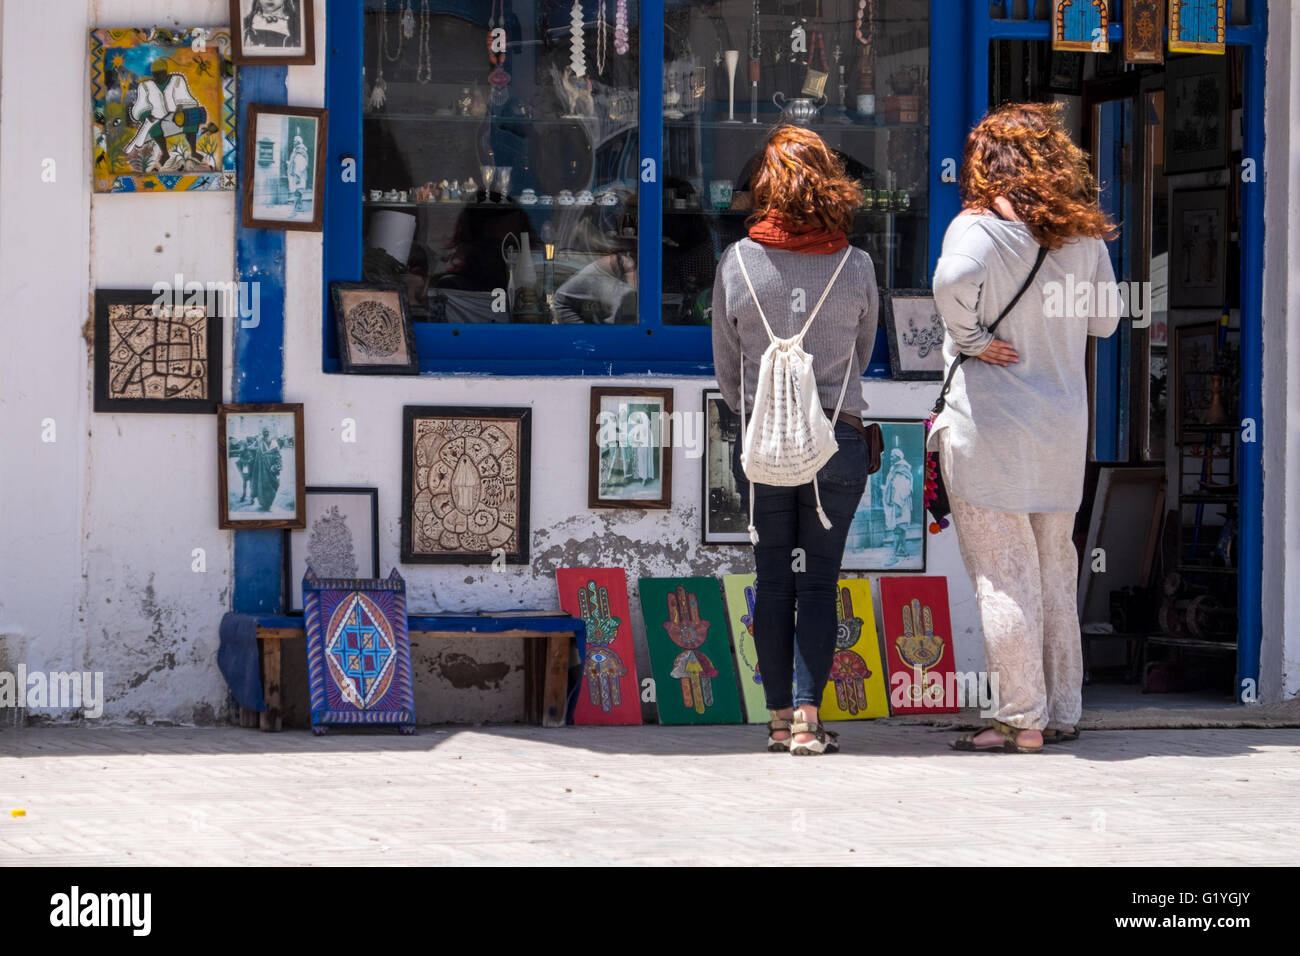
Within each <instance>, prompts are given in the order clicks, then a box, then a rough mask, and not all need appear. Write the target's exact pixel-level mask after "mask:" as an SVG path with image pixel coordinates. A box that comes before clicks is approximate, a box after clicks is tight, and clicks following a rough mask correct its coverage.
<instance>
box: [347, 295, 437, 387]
mask: <svg viewBox="0 0 1300 956" xmlns="http://www.w3.org/2000/svg"><path fill="white" fill-rule="evenodd" d="M330 298H331V299H332V300H333V303H334V320H335V323H336V324H337V325H338V330H339V364H340V366H341V367H342V369H343V371H345V372H350V373H355V374H365V375H382V374H387V375H418V374H419V373H420V360H419V359H418V358H417V357H416V353H415V335H414V333H413V332H412V331H411V315H410V313H409V312H408V311H407V308H406V292H405V290H403V289H402V287H401V286H399V285H370V284H367V283H364V282H331V283H330Z"/></svg>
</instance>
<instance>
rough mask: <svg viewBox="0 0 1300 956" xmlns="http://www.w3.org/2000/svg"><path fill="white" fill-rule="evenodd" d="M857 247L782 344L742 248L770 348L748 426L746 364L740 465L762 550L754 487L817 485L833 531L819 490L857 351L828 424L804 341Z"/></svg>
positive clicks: (834, 447)
mask: <svg viewBox="0 0 1300 956" xmlns="http://www.w3.org/2000/svg"><path fill="white" fill-rule="evenodd" d="M852 252H853V249H852V247H850V248H848V249H845V250H844V257H843V258H842V259H840V264H839V265H838V266H836V267H835V274H834V275H832V276H831V281H830V282H828V283H827V284H826V288H825V290H824V291H823V292H822V295H821V298H820V299H818V300H817V304H816V305H815V306H813V310H812V314H811V315H809V316H808V321H807V322H805V323H804V326H803V328H802V329H800V330H799V332H798V334H797V335H793V336H791V337H790V338H788V339H778V338H777V337H776V336H775V335H774V334H773V333H772V326H770V325H769V324H768V322H767V316H766V315H765V314H764V312H763V305H762V303H761V302H759V301H758V294H757V293H756V292H755V291H754V283H753V282H751V281H750V278H749V270H748V269H746V268H745V260H744V259H743V258H742V257H741V255H740V248H739V247H737V248H736V261H737V262H739V263H740V272H741V275H743V276H744V277H745V285H747V286H748V287H749V294H750V295H751V296H753V297H754V305H756V306H758V317H759V318H760V319H762V320H763V328H764V330H766V332H767V337H768V342H769V344H768V346H767V349H766V350H765V351H764V352H763V356H762V358H761V359H760V360H759V366H758V384H757V386H756V387H755V389H754V416H753V417H752V418H750V419H749V422H748V425H746V422H745V357H744V355H741V358H740V430H741V432H742V434H743V435H744V438H743V443H742V445H741V455H740V464H741V467H742V468H743V469H744V471H745V477H746V478H748V479H749V540H750V541H752V542H754V544H758V529H757V528H755V527H754V483H755V482H757V483H759V484H764V485H777V486H782V487H792V486H797V485H805V484H807V483H808V482H810V481H811V482H812V484H813V494H814V495H815V496H816V499H817V517H818V518H819V519H820V520H821V523H822V527H823V528H825V529H827V530H828V531H829V530H830V527H831V522H830V519H829V518H827V517H826V512H825V511H823V510H822V496H821V490H820V489H819V488H818V487H817V472H818V471H820V470H821V467H822V465H824V464H826V462H828V461H829V460H830V459H831V456H833V455H834V454H835V452H836V451H838V450H839V442H837V441H836V440H835V420H836V419H838V418H839V417H840V409H841V408H842V407H843V406H844V393H845V391H846V390H847V389H848V387H849V379H850V378H851V377H852V375H853V360H854V353H855V352H856V349H854V350H853V351H850V352H849V363H848V368H846V369H845V370H844V383H843V384H842V385H841V386H840V397H839V400H838V401H837V402H836V403H835V415H834V417H833V418H831V419H827V418H826V412H825V411H824V410H823V409H822V403H821V399H820V398H819V397H818V394H817V379H816V376H814V375H813V357H812V356H811V355H809V354H808V353H807V352H805V351H804V350H803V345H802V342H803V337H804V336H805V335H806V334H807V332H808V330H809V329H810V328H811V327H812V324H813V320H814V319H815V318H817V313H818V312H819V311H821V307H822V303H823V302H825V301H826V296H827V295H829V294H830V291H831V286H833V285H835V280H836V279H838V278H839V277H840V272H841V271H842V270H843V269H844V263H846V262H848V260H849V256H850V255H851V254H852Z"/></svg>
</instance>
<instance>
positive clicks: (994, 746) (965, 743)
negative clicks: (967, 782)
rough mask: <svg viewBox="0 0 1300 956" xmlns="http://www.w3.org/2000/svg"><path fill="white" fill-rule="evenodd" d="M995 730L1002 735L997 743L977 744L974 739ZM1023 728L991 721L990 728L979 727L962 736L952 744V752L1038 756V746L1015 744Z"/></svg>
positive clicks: (1040, 747)
mask: <svg viewBox="0 0 1300 956" xmlns="http://www.w3.org/2000/svg"><path fill="white" fill-rule="evenodd" d="M989 729H992V730H996V731H997V732H998V733H999V734H1001V735H1002V739H1001V740H1000V741H998V742H997V743H990V744H977V743H975V738H976V737H978V736H979V735H980V734H982V733H984V731H986V730H989ZM1024 731H1025V728H1024V727H1012V726H1011V725H1010V724H1004V723H1002V721H1000V720H995V721H993V724H992V727H991V728H990V727H981V728H980V729H979V730H976V731H973V732H972V733H969V734H963V735H962V736H961V737H959V738H958V739H956V740H954V741H953V742H952V749H953V750H964V751H967V752H979V753H1006V754H1040V753H1042V752H1043V747H1042V745H1041V744H1040V745H1039V746H1037V747H1026V746H1024V745H1023V744H1018V743H1016V738H1017V737H1019V736H1020V735H1021V734H1022V733H1024Z"/></svg>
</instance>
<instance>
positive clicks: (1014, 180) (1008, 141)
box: [959, 103, 1118, 249]
mask: <svg viewBox="0 0 1300 956" xmlns="http://www.w3.org/2000/svg"><path fill="white" fill-rule="evenodd" d="M959 185H960V188H961V197H962V203H963V204H964V206H965V207H966V208H967V209H993V201H994V200H995V199H997V197H998V196H1005V197H1006V199H1007V201H1008V202H1010V203H1011V207H1012V208H1013V209H1014V210H1015V211H1016V215H1017V216H1018V217H1019V218H1020V220H1021V221H1022V222H1024V223H1025V225H1027V226H1028V227H1029V231H1030V232H1032V233H1033V235H1034V238H1035V239H1036V240H1038V242H1039V244H1040V245H1044V246H1046V247H1047V248H1048V249H1059V248H1060V247H1061V246H1063V245H1064V244H1065V243H1067V242H1069V241H1071V240H1072V239H1075V238H1077V237H1079V236H1091V237H1093V238H1100V239H1113V238H1114V237H1115V235H1116V234H1117V233H1118V229H1117V227H1116V226H1115V224H1114V223H1113V222H1111V221H1110V219H1108V218H1107V216H1106V214H1105V213H1103V212H1102V211H1101V209H1100V207H1099V206H1098V205H1097V195H1098V190H1097V182H1096V180H1095V179H1094V178H1093V175H1092V171H1091V169H1090V168H1089V165H1088V154H1087V153H1085V152H1084V151H1083V150H1082V149H1080V148H1079V147H1078V146H1076V145H1075V144H1074V143H1073V142H1071V140H1070V137H1069V134H1068V133H1066V131H1065V127H1064V126H1063V125H1062V123H1061V107H1060V105H1059V104H1056V103H1007V104H1005V105H1003V106H999V107H998V108H997V109H994V110H990V111H989V112H988V113H987V114H986V115H985V116H984V118H983V119H982V120H980V122H979V125H978V126H976V127H975V128H974V129H973V130H971V133H970V135H969V136H968V137H967V138H966V150H965V154H964V155H963V156H962V164H961V177H960V183H959Z"/></svg>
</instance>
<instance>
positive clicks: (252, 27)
mask: <svg viewBox="0 0 1300 956" xmlns="http://www.w3.org/2000/svg"><path fill="white" fill-rule="evenodd" d="M315 26H316V16H315V10H314V9H313V4H312V0H230V32H231V35H232V37H233V38H234V41H235V44H234V60H235V62H236V63H241V64H243V63H248V64H256V63H262V64H277V65H280V64H311V63H315V62H316V29H315Z"/></svg>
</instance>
